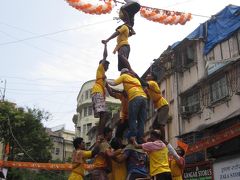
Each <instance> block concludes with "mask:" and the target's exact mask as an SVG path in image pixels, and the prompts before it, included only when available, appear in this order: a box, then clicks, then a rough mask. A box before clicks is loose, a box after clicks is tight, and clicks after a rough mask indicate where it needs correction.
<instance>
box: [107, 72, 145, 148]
mask: <svg viewBox="0 0 240 180" xmlns="http://www.w3.org/2000/svg"><path fill="white" fill-rule="evenodd" d="M107 83H108V84H109V85H111V86H116V85H118V84H121V83H122V84H123V87H124V91H125V92H126V93H127V96H128V119H129V121H128V125H129V136H130V137H131V138H132V139H135V138H137V141H138V142H139V143H141V142H142V138H143V135H144V122H145V120H146V118H147V112H146V108H147V96H146V94H145V92H144V90H143V88H142V86H141V83H140V81H139V80H138V79H137V78H136V77H135V76H134V75H133V74H132V73H131V72H130V71H129V70H128V69H127V68H123V69H122V70H121V75H120V77H119V78H117V79H116V80H114V81H112V80H107Z"/></svg>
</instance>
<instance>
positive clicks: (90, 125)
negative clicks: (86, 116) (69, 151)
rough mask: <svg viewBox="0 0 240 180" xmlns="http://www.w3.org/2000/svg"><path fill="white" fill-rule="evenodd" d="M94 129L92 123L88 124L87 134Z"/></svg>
mask: <svg viewBox="0 0 240 180" xmlns="http://www.w3.org/2000/svg"><path fill="white" fill-rule="evenodd" d="M91 128H92V123H88V124H87V132H88V131H89V130H90V129H91Z"/></svg>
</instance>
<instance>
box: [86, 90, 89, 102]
mask: <svg viewBox="0 0 240 180" xmlns="http://www.w3.org/2000/svg"><path fill="white" fill-rule="evenodd" d="M88 92H89V90H87V91H85V100H87V99H88V98H89V97H88V94H89V93H88Z"/></svg>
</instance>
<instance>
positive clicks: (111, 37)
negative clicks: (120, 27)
mask: <svg viewBox="0 0 240 180" xmlns="http://www.w3.org/2000/svg"><path fill="white" fill-rule="evenodd" d="M119 34H120V32H118V31H116V32H114V33H113V34H112V35H111V36H110V37H109V38H107V39H106V40H102V43H103V44H107V43H108V42H109V41H110V40H111V39H113V38H115V37H117V36H118V35H119Z"/></svg>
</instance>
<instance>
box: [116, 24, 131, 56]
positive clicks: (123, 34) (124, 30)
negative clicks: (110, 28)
mask: <svg viewBox="0 0 240 180" xmlns="http://www.w3.org/2000/svg"><path fill="white" fill-rule="evenodd" d="M117 31H118V32H119V33H120V34H119V35H118V37H117V46H116V47H115V49H114V50H115V51H117V50H118V49H119V48H120V47H122V46H123V45H128V36H129V29H128V27H127V25H122V26H121V27H120V28H119V29H117Z"/></svg>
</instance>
